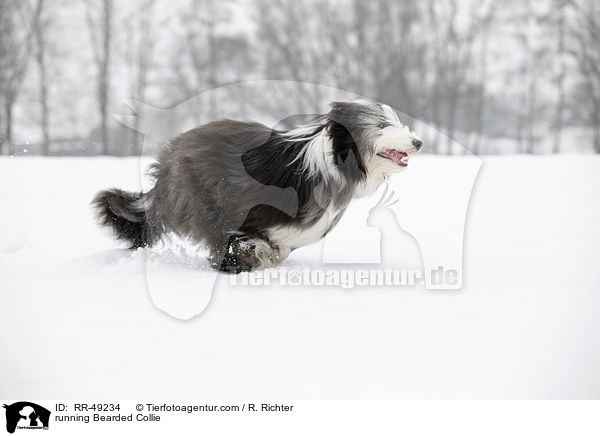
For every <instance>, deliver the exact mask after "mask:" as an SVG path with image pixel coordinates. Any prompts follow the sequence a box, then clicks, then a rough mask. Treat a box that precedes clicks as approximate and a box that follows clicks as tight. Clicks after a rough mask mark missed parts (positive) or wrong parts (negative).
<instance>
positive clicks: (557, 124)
mask: <svg viewBox="0 0 600 436" xmlns="http://www.w3.org/2000/svg"><path fill="white" fill-rule="evenodd" d="M566 5H567V2H566V1H565V0H554V2H553V6H554V10H555V11H556V12H555V13H556V18H555V20H556V27H557V36H556V44H557V47H556V62H557V64H558V65H557V68H558V71H557V73H556V82H555V86H556V91H557V94H558V98H557V100H558V102H557V104H556V112H555V114H554V123H553V127H554V140H553V144H552V151H553V152H554V153H559V152H560V145H561V140H562V129H563V123H564V120H563V116H564V115H563V114H564V111H565V103H566V90H565V77H566V74H567V67H566V65H565V54H566V48H565V34H566V31H565V27H566V23H565V21H566V17H565V9H566Z"/></svg>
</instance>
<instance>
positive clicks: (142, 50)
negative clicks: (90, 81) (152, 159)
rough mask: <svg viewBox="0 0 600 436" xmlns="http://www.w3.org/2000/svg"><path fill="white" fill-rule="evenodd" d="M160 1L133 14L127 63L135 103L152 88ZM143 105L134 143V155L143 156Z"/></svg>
mask: <svg viewBox="0 0 600 436" xmlns="http://www.w3.org/2000/svg"><path fill="white" fill-rule="evenodd" d="M155 3H156V0H144V1H143V2H142V3H141V4H139V5H138V4H136V8H135V9H134V10H133V11H132V12H131V14H130V16H129V20H128V23H127V28H128V29H129V30H130V32H129V35H128V36H129V42H130V44H129V47H128V52H127V56H126V57H127V59H126V63H128V64H129V68H130V74H131V77H130V81H131V91H130V92H131V95H132V97H134V98H135V99H137V100H139V101H142V102H144V101H145V100H146V93H147V88H148V76H149V74H150V71H151V69H152V67H153V64H154V50H155V46H156V28H155V26H156V23H155V11H154V7H155ZM143 109H144V108H143V105H139V106H138V107H137V108H136V111H137V113H136V115H137V116H136V117H135V120H134V126H133V130H134V131H133V132H132V143H133V150H132V151H133V153H134V154H136V155H137V154H140V153H141V152H142V143H141V142H142V141H141V136H140V134H139V125H140V121H141V119H142V118H143V116H144V114H143Z"/></svg>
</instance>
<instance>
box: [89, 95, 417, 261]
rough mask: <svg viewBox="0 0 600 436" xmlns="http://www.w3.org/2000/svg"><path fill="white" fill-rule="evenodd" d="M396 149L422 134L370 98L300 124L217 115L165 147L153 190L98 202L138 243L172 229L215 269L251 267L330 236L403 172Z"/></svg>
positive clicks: (409, 148)
mask: <svg viewBox="0 0 600 436" xmlns="http://www.w3.org/2000/svg"><path fill="white" fill-rule="evenodd" d="M390 144H392V145H391V146H390ZM391 148H393V149H394V150H397V151H401V152H403V153H404V155H407V154H408V153H412V152H415V151H417V150H418V148H420V141H419V140H418V139H416V138H415V136H414V134H413V133H412V132H410V131H409V130H408V129H406V128H404V127H403V126H402V125H401V124H400V122H399V120H398V118H397V116H396V115H395V114H394V112H393V111H392V110H391V109H390V108H389V107H387V106H384V105H379V104H376V103H371V102H367V101H355V102H336V103H332V109H331V111H330V112H329V113H328V114H324V115H321V116H318V117H316V118H315V119H314V121H313V122H312V123H311V124H309V125H307V126H304V127H301V128H298V129H294V130H291V131H279V130H272V129H270V128H268V127H266V126H264V125H262V124H258V123H252V122H241V121H233V120H222V121H215V122H211V123H208V124H205V125H203V126H200V127H198V128H195V129H192V130H190V131H188V132H185V133H183V134H182V135H180V136H178V137H176V138H174V139H173V140H171V141H170V142H169V143H168V144H166V146H165V147H164V148H163V149H162V150H161V151H160V153H159V155H158V157H157V162H156V163H155V164H154V165H153V166H152V168H151V174H152V176H153V177H154V179H155V184H154V187H153V188H152V189H151V190H150V191H148V192H146V193H128V192H124V191H121V190H119V189H111V190H108V191H102V192H100V193H99V194H98V195H97V196H96V198H95V199H94V201H93V204H94V205H95V206H96V208H97V210H98V215H99V219H100V223H101V224H102V225H105V226H109V227H111V228H112V229H113V230H114V231H115V233H116V235H117V237H118V238H119V239H121V240H125V241H128V242H129V243H130V246H131V248H137V247H144V246H151V245H153V244H154V243H155V242H156V241H158V240H159V239H160V237H161V235H162V234H163V233H164V232H167V231H169V232H174V233H176V234H178V235H180V236H183V237H186V238H189V239H191V240H192V241H194V242H196V243H199V244H204V245H206V246H207V247H208V248H209V250H210V257H209V260H210V262H211V264H212V265H213V266H214V267H215V268H217V269H219V270H223V271H229V272H240V271H249V270H253V269H256V268H264V267H269V266H272V265H276V264H278V263H279V262H281V261H282V260H284V259H285V258H286V257H287V255H288V254H289V253H290V252H291V251H292V250H294V249H296V248H298V247H300V246H302V245H306V244H309V243H311V242H315V241H316V240H318V239H320V238H322V237H323V236H325V234H327V232H329V231H330V230H331V228H332V227H333V226H335V224H336V223H337V222H338V220H339V219H340V217H341V216H342V214H343V212H344V210H345V209H346V207H347V205H348V204H349V202H350V201H351V200H352V199H353V198H356V197H358V196H362V195H366V194H369V193H370V192H372V191H374V190H375V189H376V188H377V187H378V186H379V184H380V183H381V182H382V181H383V180H385V179H386V177H388V176H389V175H390V174H393V173H394V172H397V171H399V170H401V169H402V168H401V166H402V165H400V164H398V162H394V161H393V158H392V157H390V155H389V153H388V152H387V151H389V150H388V149H391ZM386 150H387V151H386ZM380 152H381V153H383V154H380ZM386 153H387V154H386ZM386 156H387V157H386Z"/></svg>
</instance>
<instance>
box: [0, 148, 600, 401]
mask: <svg viewBox="0 0 600 436" xmlns="http://www.w3.org/2000/svg"><path fill="white" fill-rule="evenodd" d="M469 159H471V158H468V157H462V156H461V157H439V156H438V157H435V156H426V155H423V156H417V157H416V158H414V162H411V165H410V166H409V169H408V170H407V171H406V172H405V173H404V174H400V175H398V176H397V178H395V179H394V187H395V193H396V197H397V198H399V199H400V202H399V203H397V204H396V206H398V207H399V209H397V210H399V211H401V213H402V216H398V221H399V222H400V225H401V226H402V228H403V229H408V227H410V225H405V224H406V222H407V221H406V220H408V222H412V221H414V216H415V215H414V213H416V214H417V215H416V216H419V215H420V216H422V217H423V220H424V222H428V221H431V219H430V217H432V216H451V215H452V214H453V211H452V210H450V209H449V207H450V206H449V205H448V204H444V203H442V204H440V203H439V202H437V201H430V200H431V199H429V198H428V199H427V200H428V201H425V200H424V201H422V202H421V204H420V205H419V207H417V208H416V211H415V207H414V206H412V207H411V213H410V214H409V218H405V216H406V213H408V212H406V213H405V211H404V210H403V209H402V207H403V206H406V205H407V204H411V205H413V204H414V203H413V201H414V199H413V198H412V197H411V194H410V192H411V187H414V185H413V186H411V185H410V183H409V181H411V183H412V181H416V180H418V183H419V185H423V189H426V190H429V191H430V192H434V191H435V190H436V189H435V187H436V186H439V185H440V184H443V185H444V186H445V189H448V190H449V191H452V189H451V188H453V187H454V188H455V189H454V190H460V189H457V186H458V184H461V183H464V182H465V177H464V176H463V175H464V174H466V173H467V172H469V171H471V169H472V166H471V163H469V162H472V161H469ZM145 164H146V163H145V162H144V163H140V161H139V159H132V158H120V159H117V158H33V157H27V158H2V159H0V198H1V199H2V212H1V213H0V228H2V229H3V230H2V233H1V234H0V271H1V279H0V284H1V292H0V343H1V344H2V349H3V354H2V356H3V358H2V359H0V374H2V377H1V378H0V392H2V394H3V396H4V397H5V398H16V397H19V398H56V399H59V398H73V397H79V398H84V397H85V398H106V399H114V398H144V397H145V398H190V399H191V398H195V399H198V398H207V399H208V398H212V399H216V398H246V399H247V398H275V399H277V400H282V399H351V398H352V399H388V398H389V399H404V398H442V399H446V398H520V399H521V398H523V399H538V398H539V399H550V398H572V399H576V398H577V399H584V398H598V397H599V395H600V333H599V332H600V328H599V327H600V321H599V318H598V310H599V309H600V286H599V285H600V270H599V269H598V265H597V263H598V258H599V257H600V256H599V254H600V244H599V242H600V228H599V226H598V222H600V207H599V206H598V194H599V189H600V183H599V182H600V158H599V157H598V156H589V155H588V156H575V155H561V156H519V157H514V156H502V157H486V158H485V159H484V162H483V165H482V167H481V170H480V171H479V175H478V177H477V180H476V183H475V189H474V190H473V193H472V195H471V196H470V208H469V211H468V214H467V220H466V225H465V229H464V237H465V241H464V250H463V254H464V264H463V286H462V288H461V289H460V290H427V289H423V288H421V287H410V288H391V287H364V286H362V287H355V288H353V289H341V288H336V287H325V286H323V287H319V286H294V287H289V286H288V287H286V286H279V285H277V284H275V285H271V286H264V287H257V286H246V287H245V286H240V285H237V286H235V285H232V284H231V283H230V281H229V278H228V277H221V276H218V277H216V278H215V277H214V276H212V275H211V274H212V273H211V272H210V270H208V269H207V267H206V264H205V261H203V260H202V259H198V257H197V255H190V254H189V253H187V252H178V251H173V250H168V249H165V250H163V251H162V252H161V251H158V252H156V253H146V252H145V251H144V250H138V251H135V252H130V251H128V250H125V249H123V248H118V247H119V245H118V244H117V243H116V242H115V241H114V240H113V239H112V238H111V237H110V234H109V233H107V232H105V231H103V230H101V229H99V228H98V227H97V225H96V224H95V221H94V218H93V214H92V211H91V210H90V207H89V202H90V200H91V198H92V197H93V195H94V193H95V192H96V191H98V190H100V189H104V188H107V187H110V186H119V187H121V188H124V189H130V190H139V189H140V188H141V186H142V184H143V181H142V177H141V174H142V173H143V168H144V166H145ZM424 174H427V176H424ZM411 177H412V179H411ZM415 183H416V182H415ZM402 187H404V189H401V188H402ZM461 189H462V188H461ZM378 199H379V198H378V197H377V195H376V196H374V197H372V198H370V199H367V200H365V202H364V205H362V206H361V205H359V206H356V207H355V209H353V210H350V211H349V212H348V214H347V215H346V216H345V217H344V218H343V220H342V222H341V223H340V227H339V229H336V231H334V232H333V233H332V234H331V235H330V236H331V240H328V241H327V242H326V243H322V244H316V245H313V246H311V247H306V248H305V249H302V250H297V251H295V252H294V253H292V255H291V256H290V258H289V259H288V261H286V263H285V264H284V266H283V267H281V268H295V267H298V268H303V267H306V266H308V267H310V268H319V267H324V268H329V267H330V266H328V265H329V264H326V265H322V264H321V259H322V257H320V256H323V251H325V252H327V253H329V255H328V256H332V255H333V256H334V257H335V256H336V253H339V252H348V251H362V248H363V246H362V245H360V244H354V243H353V237H354V235H353V234H352V233H351V232H349V231H348V230H347V229H350V228H352V227H353V226H356V225H363V226H364V234H363V233H361V238H362V239H361V241H363V240H365V238H364V235H369V236H371V237H372V238H369V240H370V241H373V240H375V241H376V240H377V237H378V233H377V230H376V228H375V227H368V226H367V225H366V224H365V219H366V216H367V215H368V213H369V208H370V207H372V206H373V205H375V204H376V203H377V201H378ZM417 200H418V199H417ZM407 202H408V203H407ZM401 218H402V219H401ZM412 225H413V228H414V227H415V226H416V225H417V224H415V223H413V224H412ZM344 226H345V227H344ZM344 229H346V230H344ZM335 232H338V233H335ZM339 232H341V233H339ZM411 233H412V232H411ZM340 235H341V236H342V237H340ZM416 239H417V240H418V239H419V238H418V237H416ZM419 242H420V241H419ZM361 244H362V242H361ZM370 244H371V246H370V248H365V250H366V252H367V253H371V254H372V255H369V256H366V258H367V259H366V260H368V259H369V258H370V259H373V256H375V259H374V261H375V262H377V261H378V258H377V257H376V256H377V254H378V253H377V251H378V250H377V247H376V246H375V248H373V245H372V244H373V243H372V242H371V243H370ZM382 246H385V250H387V251H389V250H390V248H389V244H388V245H385V244H383V243H382ZM421 249H422V250H424V248H423V246H421ZM385 250H384V249H383V248H382V253H383V252H384V251H385ZM373 253H374V254H373ZM147 254H148V262H146V258H147ZM326 257H327V256H326ZM326 260H327V259H326ZM353 261H355V262H356V261H357V260H356V258H354V260H353ZM358 262H365V258H363V259H361V260H358ZM366 265H367V266H368V264H366ZM355 266H356V264H354V266H351V268H352V267H355ZM211 277H212V278H211ZM203 280H206V281H207V282H211V280H215V282H216V283H215V288H214V291H213V293H212V300H211V301H210V304H209V305H208V307H207V309H206V310H205V311H204V312H202V313H201V315H199V316H196V317H194V316H193V315H194V314H196V313H197V312H198V310H197V308H198V307H203V306H204V305H205V304H207V302H208V300H209V298H210V297H211V295H210V287H208V288H206V287H205V288H203V287H202V285H201V283H202V282H203ZM199 283H200V285H199ZM156 306H158V307H160V309H157V307H156ZM185 308H187V310H188V311H187V312H185V313H184V312H182V310H183V309H185ZM165 311H167V312H171V313H174V314H179V315H180V317H183V318H185V317H187V318H190V319H189V320H188V321H183V320H180V319H177V318H174V317H173V316H170V315H169V314H167V313H166V312H165ZM200 311H201V310H200Z"/></svg>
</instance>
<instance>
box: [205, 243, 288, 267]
mask: <svg viewBox="0 0 600 436" xmlns="http://www.w3.org/2000/svg"><path fill="white" fill-rule="evenodd" d="M289 254H290V250H289V249H287V248H282V247H278V246H273V245H271V244H270V243H269V241H267V240H266V239H262V238H256V237H254V238H253V237H250V236H248V235H246V234H245V233H234V234H231V235H230V236H229V238H228V240H227V243H226V244H225V245H224V248H223V249H219V248H217V249H215V248H213V250H212V251H211V254H210V257H209V261H210V264H211V266H212V267H213V268H215V269H218V270H219V271H224V272H228V273H234V274H238V273H241V272H244V271H254V270H257V269H263V268H269V267H272V266H275V265H277V264H279V263H281V262H283V261H284V260H285V259H286V258H287V257H288V255H289Z"/></svg>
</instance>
